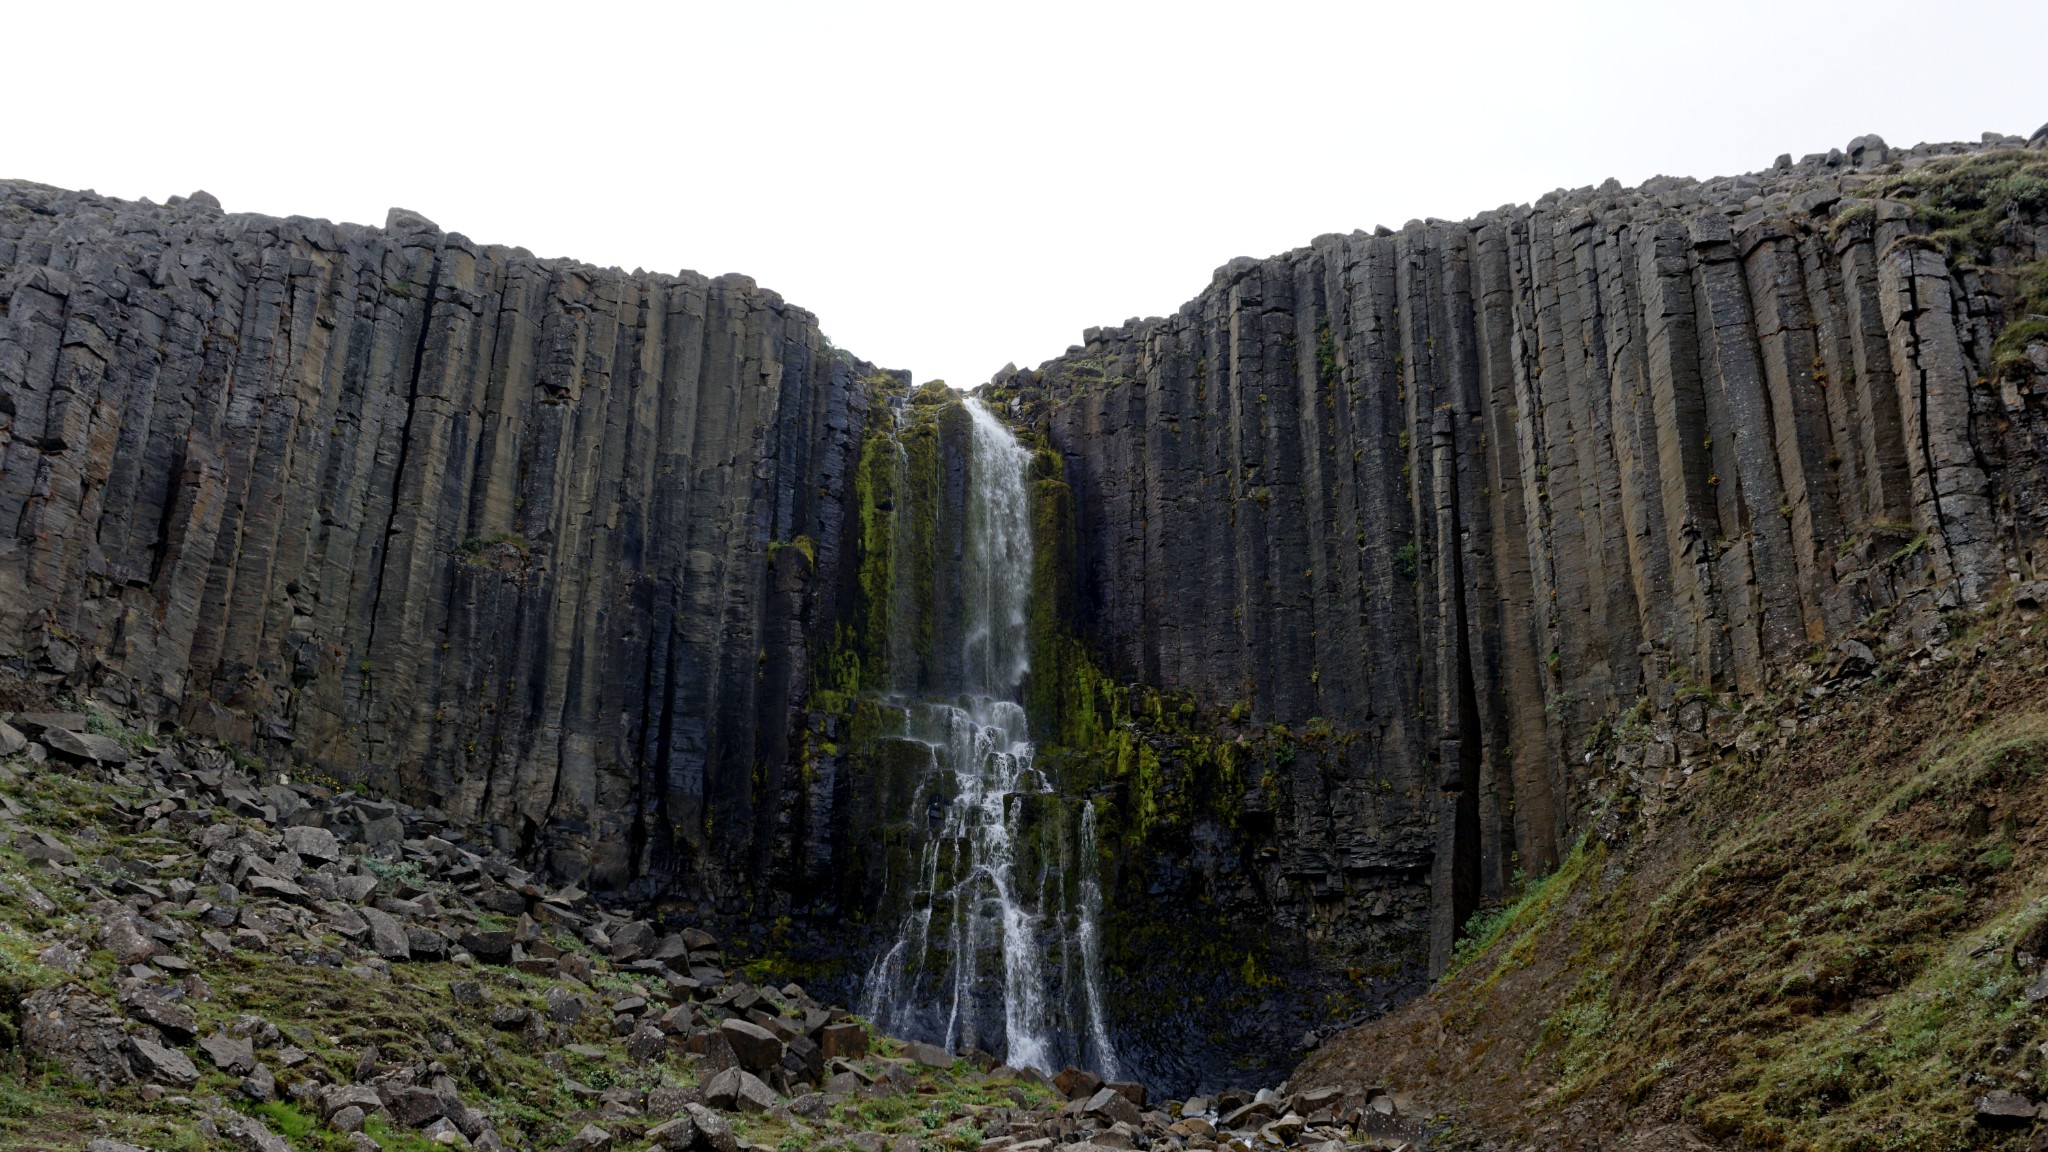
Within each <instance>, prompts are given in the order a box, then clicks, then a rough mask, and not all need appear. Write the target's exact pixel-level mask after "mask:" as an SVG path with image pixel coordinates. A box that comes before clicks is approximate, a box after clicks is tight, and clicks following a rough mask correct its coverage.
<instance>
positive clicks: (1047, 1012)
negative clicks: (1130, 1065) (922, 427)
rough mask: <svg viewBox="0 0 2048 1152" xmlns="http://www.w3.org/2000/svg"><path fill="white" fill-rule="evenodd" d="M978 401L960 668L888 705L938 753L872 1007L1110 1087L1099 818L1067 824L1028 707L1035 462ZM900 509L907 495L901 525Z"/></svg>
mask: <svg viewBox="0 0 2048 1152" xmlns="http://www.w3.org/2000/svg"><path fill="white" fill-rule="evenodd" d="M965 404H966V408H967V411H968V413H969V415H970V417H971V420H972V424H971V434H970V441H969V446H968V448H969V450H968V453H967V484H966V500H965V507H964V509H963V515H962V516H961V518H960V524H961V530H962V532H963V534H964V538H963V539H961V540H960V541H959V542H958V543H959V546H960V547H959V552H958V555H959V562H960V570H959V582H958V596H957V601H956V603H957V612H958V614H959V615H958V624H959V628H958V632H957V634H956V635H957V637H958V641H959V646H960V649H959V660H958V663H957V665H952V666H953V667H957V672H956V673H954V674H952V675H950V676H942V677H940V679H939V682H936V683H931V684H929V685H927V686H925V687H924V688H923V689H921V690H917V691H910V690H907V689H906V684H907V681H906V680H905V679H903V678H902V677H900V676H898V677H896V678H895V679H894V680H893V682H894V683H895V684H896V686H897V691H896V693H894V694H892V695H891V696H890V697H888V700H887V702H888V703H889V704H891V705H892V706H893V707H895V708H897V709H900V712H901V717H902V730H901V739H903V740H905V741H906V742H909V743H912V744H914V745H917V746H920V747H922V749H923V750H924V755H925V757H926V766H925V768H924V769H923V771H922V774H921V776H920V777H919V781H918V784H917V787H916V789H915V791H914V792H913V793H912V795H911V797H910V812H909V816H910V817H911V822H912V824H913V825H914V826H915V825H921V826H922V829H923V837H922V844H921V846H920V850H919V852H918V854H917V857H916V867H917V874H916V875H915V876H908V875H905V876H894V875H892V876H891V877H890V878H889V886H890V888H891V889H898V888H899V887H900V888H902V889H905V891H904V893H903V895H904V896H905V897H906V900H905V903H906V904H907V906H908V910H907V911H906V913H905V914H904V916H903V919H902V922H901V924H900V926H899V928H898V931H897V932H896V935H895V936H894V938H893V939H892V940H890V941H889V943H888V944H887V945H886V946H885V947H884V948H883V949H882V951H881V953H880V955H879V956H878V957H877V958H876V960H875V961H874V964H873V966H872V967H871V968H870V970H869V973H868V977H867V981H866V991H865V998H864V1003H863V1008H864V1009H865V1011H866V1013H867V1015H868V1016H870V1017H871V1018H873V1019H874V1020H875V1021H876V1022H877V1023H879V1024H881V1025H882V1026H883V1027H884V1028H886V1029H888V1030H889V1031H892V1032H895V1033H897V1034H899V1035H905V1036H912V1037H919V1038H923V1039H927V1040H930V1041H932V1042H935V1043H940V1044H943V1045H944V1046H946V1047H947V1048H948V1049H949V1050H952V1051H964V1050H966V1049H969V1048H978V1049H983V1050H987V1051H991V1052H993V1053H997V1054H999V1055H1001V1056H1002V1058H1003V1059H1004V1060H1005V1062H1007V1063H1008V1064H1010V1065H1012V1066H1013V1067H1029V1068H1035V1069H1038V1070H1040V1071H1043V1072H1052V1071H1056V1070H1057V1069H1058V1068H1060V1067H1061V1066H1062V1065H1064V1064H1070V1063H1072V1064H1086V1065H1088V1066H1091V1067H1093V1068H1095V1069H1096V1070H1098V1071H1100V1072H1102V1073H1103V1074H1105V1075H1108V1076H1112V1077H1113V1076H1115V1075H1116V1074H1117V1072H1118V1065H1117V1058H1116V1052H1115V1049H1114V1047H1113V1045H1112V1044H1111V1042H1110V1039H1109V1034H1108V1029H1107V1027H1106V1025H1105V1023H1104V1020H1105V1012H1104V1005H1103V1000H1102V989H1101V977H1100V968H1101V963H1100V957H1099V949H1098V947H1097V941H1098V939H1099V930H1098V924H1097V921H1098V919H1099V917H1100V912H1101V893H1100V886H1099V884H1098V883H1097V881H1096V878H1095V871H1096V869H1095V859H1094V854H1095V850H1096V849H1095V843H1094V822H1093V818H1092V813H1091V812H1089V811H1088V810H1087V807H1086V805H1085V803H1084V804H1083V805H1081V813H1080V816H1079V817H1078V820H1076V819H1073V818H1070V817H1069V815H1068V813H1067V811H1066V808H1065V807H1064V806H1063V805H1062V804H1061V802H1060V798H1059V797H1058V796H1057V795H1056V793H1055V790H1054V788H1053V783H1052V781H1050V780H1048V779H1047V777H1046V776H1045V774H1044V773H1043V772H1042V771H1041V770H1040V768H1039V766H1038V765H1037V763H1036V758H1035V753H1036V748H1035V746H1034V745H1033V743H1032V741H1031V735H1030V729H1029V724H1028V721H1027V718H1026V716H1025V711H1024V706H1023V704H1022V690H1023V683H1024V678H1025V675H1026V674H1027V673H1028V672H1029V670H1030V645H1029V630H1028V627H1027V621H1028V613H1029V608H1030V589H1031V577H1032V561H1033V553H1032V535H1031V533H1032V522H1031V509H1030V500H1029V493H1028V490H1027V487H1026V482H1025V481H1026V473H1027V469H1028V467H1029V464H1030V460H1031V453H1030V451H1029V450H1028V449H1026V448H1025V447H1024V446H1023V445H1021V444H1019V443H1018V441H1017V438H1016V436H1015V435H1013V434H1012V433H1011V432H1010V430H1009V428H1008V427H1007V426H1005V425H1004V424H1003V422H1002V421H1001V420H1000V419H998V418H997V417H996V416H995V415H994V414H993V413H991V412H990V411H989V410H988V409H987V408H986V407H985V406H984V405H983V404H982V403H981V402H980V401H979V400H977V399H975V398H972V397H969V398H967V399H966V401H965ZM903 514H904V508H903V505H902V504H901V503H899V504H898V506H897V507H896V508H895V510H894V511H893V512H892V515H893V516H897V517H901V516H902V515H903ZM901 535H902V534H901V533H898V534H897V538H898V539H900V538H901ZM900 560H901V556H900V551H899V553H898V556H897V561H898V562H900ZM902 583H904V582H899V586H901V584H902ZM892 647H897V648H899V649H900V648H901V647H902V645H901V644H900V643H898V642H893V641H892ZM948 680H950V681H953V682H950V683H948V682H946V681H948ZM1076 825H1078V826H1076Z"/></svg>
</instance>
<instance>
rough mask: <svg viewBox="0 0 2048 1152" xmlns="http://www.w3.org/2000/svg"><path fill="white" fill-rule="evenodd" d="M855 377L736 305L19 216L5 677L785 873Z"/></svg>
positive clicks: (4, 496)
mask: <svg viewBox="0 0 2048 1152" xmlns="http://www.w3.org/2000/svg"><path fill="white" fill-rule="evenodd" d="M869 372H870V369H869V368H868V367H867V366H866V365H862V364H859V363H857V362H855V361H853V360H852V359H851V358H850V357H847V356H845V355H844V354H843V353H838V352H836V351H835V350H833V349H832V348H831V347H830V346H829V345H828V344H827V343H826V342H825V341H824V339H823V338H822V337H821V336H820V335H819V332H818V328H817V324H816V322H815V321H814V319H813V318H812V317H811V316H810V315H809V314H808V313H805V312H803V311H801V310H800V309H797V308H794V307H791V306H789V305H787V304H785V303H784V302H783V301H782V300H781V299H780V298H779V297H777V296H776V295H774V294H773V293H770V292H766V291H763V290H760V289H758V288H756V287H755V285H754V284H753V282H752V281H751V280H748V279H747V278H745V277H742V276H725V277H720V278H718V279H707V278H705V277H702V276H698V275H696V274H695V273H689V272H685V273H681V274H679V275H675V276H666V275H653V274H645V273H635V274H633V275H627V274H625V273H623V272H620V271H619V270H617V269H598V268H592V267H588V266H584V265H578V264H573V263H570V262H567V261H560V260H540V259H536V258H535V257H533V256H532V255H531V254H529V253H527V252H525V251H524V250H522V249H510V248H503V247H497V246H491V245H483V244H478V243H476V242H474V241H471V240H469V239H467V238H465V237H463V236H461V235H458V234H454V233H447V232H443V231H441V230H440V229H438V228H437V227H436V226H435V225H433V224H432V223H431V222H429V221H427V220H425V219H424V218H422V217H419V216H418V215H417V214H414V213H406V212H399V211H394V212H393V213H392V216H391V219H390V220H389V221H388V222H387V225H386V227H384V228H381V229H379V228H369V227H362V226H358V225H350V224H342V225H335V224H329V223H326V222H323V221H314V220H306V219H301V218H293V219H290V220H278V219H272V218H268V217H260V216H250V215H224V214H222V212H221V211H220V209H219V207H218V205H217V204H215V203H214V202H213V201H212V198H211V197H195V198H193V199H192V200H191V201H187V202H180V203H177V204H176V205H175V206H172V207H158V206H153V205H148V204H136V203H125V202H120V201H114V200H109V199H105V198H102V197H98V196H94V195H91V194H89V193H73V192H64V191H59V190H56V189H51V188H46V187H41V186H38V185H32V184H26V183H19V182H0V523H4V524H6V525H7V526H8V527H7V529H6V533H5V538H4V539H0V650H6V651H9V652H21V653H25V654H26V655H27V657H28V659H29V660H30V661H31V662H32V664H33V667H34V668H35V670H37V671H38V672H40V673H41V674H42V675H43V676H44V677H45V678H46V679H48V680H52V681H58V682H63V683H68V684H72V685H77V686H86V687H90V688H91V689H92V690H93V691H95V692H97V693H99V694H100V695H101V696H102V697H103V698H106V699H108V700H109V701H110V702H112V703H114V704H115V705H117V706H128V707H133V708H135V709H137V710H139V711H141V712H143V713H145V714H153V715H156V716H160V717H162V718H164V719H166V720H170V721H175V722H177V723H178V724H181V725H183V726H185V727H187V728H188V729H191V730H194V731H199V732H205V733H210V734H213V735H216V736H218V737H220V738H222V739H225V740H228V741H230V742H232V743H234V744H235V745H237V746H239V747H243V748H246V749H251V750H258V751H261V752H263V753H265V754H268V755H269V756H271V757H273V758H281V759H284V760H287V761H289V762H296V763H298V764H300V765H302V766H304V767H306V768H309V769H314V770H317V771H318V772H319V773H321V774H323V775H327V776H331V777H334V778H336V779H339V780H343V781H363V782H366V783H369V784H372V785H374V786H376V787H378V788H380V789H383V790H385V791H388V792H390V793H391V794H393V795H396V796H402V797H404V798H406V799H409V800H412V801H415V802H419V803H429V802H431V803H435V804H438V805H440V806H441V807H442V808H443V809H444V810H447V811H449V812H451V813H452V814H459V815H461V816H463V817H465V818H473V819H484V820H489V821H491V822H492V823H493V824H494V825H496V826H497V827H498V828H500V829H502V832H501V835H502V836H503V837H504V838H505V840H506V844H505V846H506V847H508V848H515V849H523V850H527V851H530V852H535V853H538V854H542V855H544V856H545V858H546V860H547V861H548V862H549V863H551V864H552V865H553V866H554V867H555V869H556V870H557V871H559V872H560V873H562V874H564V875H567V876H572V877H575V876H588V877H589V878H590V879H591V882H592V883H593V884H597V885H603V886H609V887H617V886H620V885H624V884H627V883H629V882H631V881H632V880H633V879H634V878H636V877H659V878H661V879H662V880H676V881H678V882H679V883H681V884H682V886H684V887H689V886H692V885H694V886H698V887H702V888H704V889H705V890H706V891H707V892H708V893H709V894H711V895H718V894H720V893H721V892H722V891H729V890H730V889H731V888H732V886H733V884H732V882H731V879H730V878H731V877H733V876H746V875H751V874H754V873H758V872H761V871H763V870H764V869H763V868H762V867H760V865H762V864H764V863H766V861H764V860H763V859H762V857H763V856H765V854H766V853H767V852H768V851H769V847H768V846H769V837H768V835H767V833H768V831H769V830H770V828H771V825H772V821H773V819H774V812H775V808H776V806H777V803H778V802H779V796H780V789H781V787H782V781H781V774H782V771H783V770H782V767H781V765H782V763H783V761H784V759H785V757H784V755H783V749H784V743H785V740H786V733H787V732H788V730H789V728H790V724H789V710H790V708H791V706H792V704H793V703H794V702H795V701H796V700H797V699H798V698H799V696H800V691H801V688H802V686H803V684H804V683H805V680H806V675H807V670H806V667H805V660H804V644H803V639H804V637H805V635H806V634H807V632H808V631H809V630H810V629H811V628H812V627H814V626H819V625H820V623H821V621H820V620H818V619H813V618H812V617H811V612H812V604H811V597H810V595H809V591H810V589H812V588H818V587H829V586H831V585H832V583H833V580H834V573H833V572H832V567H833V565H835V564H836V563H837V557H838V556H839V555H840V548H839V546H838V541H839V533H840V523H841V515H840V507H839V502H840V495H841V493H842V491H843V489H844V484H843V483H842V476H843V474H844V472H845V469H846V466H847V453H848V451H849V449H850V448H851V447H852V446H853V444H854V440H853V435H854V430H855V429H857V428H858V427H859V426H860V424H861V423H862V421H863V420H864V417H865V406H866V403H867V400H866V392H865V390H864V389H863V388H862V387H861V386H860V384H859V381H860V380H861V379H862V377H864V376H865V375H867V374H868V373H869ZM799 539H803V540H806V541H808V542H809V544H810V546H808V547H782V548H778V547H776V545H777V544H778V543H784V542H791V541H797V540H799ZM830 609H831V604H830V601H829V599H828V600H827V601H826V602H825V603H824V604H823V606H822V608H821V609H820V611H821V612H823V613H826V614H829V611H830ZM60 751H61V749H60ZM80 754H81V755H85V756H91V755H94V750H93V749H92V748H89V747H87V748H82V750H81V752H80ZM756 765H766V766H767V767H766V768H765V770H764V771H763V773H762V774H761V775H760V776H756V775H755V766H756ZM714 813H715V814H716V818H715V819H714V818H713V814H714ZM372 815H374V814H372ZM370 818H371V817H366V820H368V819H370ZM705 861H711V862H715V863H714V864H713V865H712V866H709V867H695V865H697V864H702V863H704V862H705Z"/></svg>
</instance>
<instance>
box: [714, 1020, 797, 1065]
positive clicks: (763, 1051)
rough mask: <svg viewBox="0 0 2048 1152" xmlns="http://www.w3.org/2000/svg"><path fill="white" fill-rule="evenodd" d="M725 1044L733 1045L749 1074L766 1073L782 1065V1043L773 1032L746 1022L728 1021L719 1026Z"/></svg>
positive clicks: (734, 1053) (735, 1053) (736, 1054)
mask: <svg viewBox="0 0 2048 1152" xmlns="http://www.w3.org/2000/svg"><path fill="white" fill-rule="evenodd" d="M718 1030H719V1032H721V1033H723V1034H724V1036H725V1042H726V1043H728V1044H730V1045H732V1051H733V1055H735V1056H738V1057H739V1060H740V1067H742V1068H744V1069H746V1070H747V1071H749V1072H756V1073H759V1072H766V1071H768V1070H769V1069H770V1068H774V1067H776V1066H777V1065H779V1064H781V1063H782V1051H783V1045H782V1041H781V1040H780V1039H778V1038H777V1037H776V1036H775V1034H774V1033H773V1032H770V1031H768V1030H767V1029H766V1028H763V1027H761V1026H760V1025H759V1024H755V1023H752V1022H750V1021H746V1020H738V1019H733V1020H726V1021H723V1022H721V1023H720V1024H719V1025H718Z"/></svg>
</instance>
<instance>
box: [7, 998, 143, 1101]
mask: <svg viewBox="0 0 2048 1152" xmlns="http://www.w3.org/2000/svg"><path fill="white" fill-rule="evenodd" d="M21 1039H22V1046H23V1047H24V1048H26V1049H27V1050H28V1053H29V1055H31V1056H35V1057H38V1058H40V1059H44V1060H50V1061H54V1062H56V1063H58V1064H60V1065H62V1066H63V1067H65V1068H66V1069H68V1070H69V1071H70V1072H71V1074H72V1075H73V1076H76V1077H78V1078H79V1079H81V1080H84V1081H87V1082H89V1083H92V1084H95V1085H98V1086H100V1087H102V1088H105V1087H110V1086H112V1085H115V1084H127V1083H129V1082H131V1081H133V1080H134V1079H135V1069H134V1066H133V1065H132V1064H130V1063H129V1060H128V1053H127V1051H126V1045H125V1041H126V1036H124V1035H123V1033H122V1031H121V1016H120V1013H118V1012H115V1011H114V1008H113V1006H112V1005H110V1004H108V1003H107V1002H106V1001H104V1000H101V999H100V998H99V997H97V996H94V995H93V994H92V993H90V992H88V991H86V990H85V989H84V988H81V987H79V986H78V985H76V984H59V985H57V986H56V987H54V988H45V989H43V990H42V991H40V992H36V993H32V994H30V995H29V996H26V997H24V998H23V999H22V1001H21Z"/></svg>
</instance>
